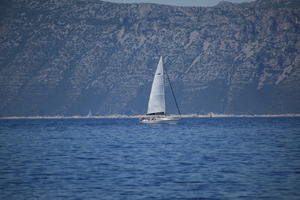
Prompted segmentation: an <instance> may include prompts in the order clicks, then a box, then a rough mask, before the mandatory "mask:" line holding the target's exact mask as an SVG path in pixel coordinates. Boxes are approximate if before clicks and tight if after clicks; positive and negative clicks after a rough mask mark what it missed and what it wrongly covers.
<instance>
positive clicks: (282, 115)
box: [0, 113, 300, 119]
mask: <svg viewBox="0 0 300 200" xmlns="http://www.w3.org/2000/svg"><path fill="white" fill-rule="evenodd" d="M170 116H172V117H180V118H255V117H262V118H264V117H300V114H274V115H268V114H261V115H247V114H245V115H235V114H215V113H210V114H202V115H200V114H186V115H170ZM141 117H145V115H95V116H59V115H58V116H7V117H0V119H132V118H133V119H135V118H141Z"/></svg>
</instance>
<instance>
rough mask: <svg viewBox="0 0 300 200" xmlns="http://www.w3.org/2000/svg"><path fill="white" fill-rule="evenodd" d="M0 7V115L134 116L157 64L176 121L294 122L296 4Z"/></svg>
mask: <svg viewBox="0 0 300 200" xmlns="http://www.w3.org/2000/svg"><path fill="white" fill-rule="evenodd" d="M0 4H1V5H0V7H1V10H0V102H1V103H0V116H28V115H86V114H87V113H88V112H89V110H91V111H92V113H93V114H97V115H109V114H143V113H145V112H146V108H147V101H148V97H149V92H150V86H151V82H152V79H153V74H154V70H155V68H156V64H157V62H158V59H159V56H160V55H162V56H164V63H165V67H166V68H167V71H168V74H169V76H170V79H171V81H172V84H173V87H174V90H175V92H176V95H177V100H178V103H179V105H180V107H181V110H182V112H183V113H185V114H188V113H208V112H215V113H230V114H281V113H300V3H299V1H297V0H258V1H255V2H250V3H242V4H233V3H229V2H222V3H220V4H218V5H217V6H214V7H207V8H204V7H176V6H166V5H156V4H115V3H108V2H103V1H99V0H51V1H40V0H11V1H2V3H0ZM166 92H167V102H168V106H169V107H168V111H169V112H170V113H172V112H175V106H174V103H173V101H172V99H171V95H170V91H169V90H168V89H166ZM168 97H169V98H168Z"/></svg>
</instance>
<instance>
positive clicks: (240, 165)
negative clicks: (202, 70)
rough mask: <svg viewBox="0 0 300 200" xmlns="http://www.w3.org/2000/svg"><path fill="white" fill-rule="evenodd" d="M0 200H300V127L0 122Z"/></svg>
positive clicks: (229, 121)
mask: <svg viewBox="0 0 300 200" xmlns="http://www.w3.org/2000/svg"><path fill="white" fill-rule="evenodd" d="M0 199H1V200H10V199H12V200H18V199H24V200H25V199H26V200H28V199H43V200H44V199H46V200H47V199H51V200H52V199H72V200H73V199H74V200H77V199H78V200H80V199H104V200H106V199H107V200H110V199H113V200H115V199H117V200H118V199H128V200H132V199H133V200H134V199H166V200H169V199H170V200H173V199H249V200H250V199H251V200H252V199H272V200H273V199H288V200H293V199H300V118H299V117H298V118H297V117H282V118H281V117H270V118H263V117H259V118H254V117H253V118H249V117H248V118H214V117H212V118H184V119H183V120H182V122H181V123H180V124H177V125H174V124H173V125H167V124H161V125H158V124H156V125H155V124H140V123H139V122H138V119H94V118H86V119H1V120H0Z"/></svg>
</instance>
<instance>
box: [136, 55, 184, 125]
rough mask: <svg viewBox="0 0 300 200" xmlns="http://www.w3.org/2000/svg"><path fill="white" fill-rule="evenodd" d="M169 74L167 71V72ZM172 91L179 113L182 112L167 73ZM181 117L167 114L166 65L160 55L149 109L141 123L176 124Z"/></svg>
mask: <svg viewBox="0 0 300 200" xmlns="http://www.w3.org/2000/svg"><path fill="white" fill-rule="evenodd" d="M166 75H167V73H166ZM167 78H168V81H169V84H170V87H171V91H172V94H173V98H174V101H175V104H176V107H177V109H178V113H179V114H180V110H179V108H178V104H177V101H176V98H175V95H174V92H173V88H172V85H171V83H170V80H169V77H168V75H167ZM179 120H180V118H178V117H172V116H168V115H166V101H165V83H164V67H163V59H162V57H160V59H159V62H158V65H157V69H156V72H155V75H154V79H153V83H152V88H151V93H150V98H149V102H148V111H147V115H146V117H143V118H141V119H140V122H141V123H148V124H154V123H167V124H175V123H178V122H179Z"/></svg>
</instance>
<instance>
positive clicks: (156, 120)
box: [140, 117, 180, 124]
mask: <svg viewBox="0 0 300 200" xmlns="http://www.w3.org/2000/svg"><path fill="white" fill-rule="evenodd" d="M179 121H180V118H176V117H149V118H142V119H140V123H144V124H177V123H178V122H179Z"/></svg>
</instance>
